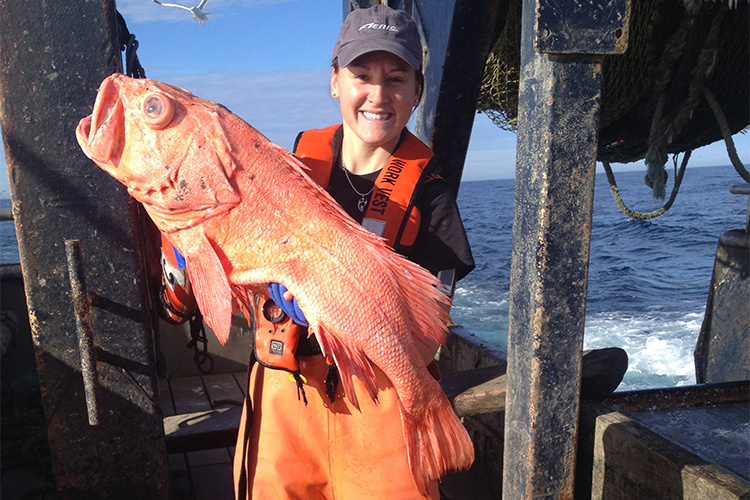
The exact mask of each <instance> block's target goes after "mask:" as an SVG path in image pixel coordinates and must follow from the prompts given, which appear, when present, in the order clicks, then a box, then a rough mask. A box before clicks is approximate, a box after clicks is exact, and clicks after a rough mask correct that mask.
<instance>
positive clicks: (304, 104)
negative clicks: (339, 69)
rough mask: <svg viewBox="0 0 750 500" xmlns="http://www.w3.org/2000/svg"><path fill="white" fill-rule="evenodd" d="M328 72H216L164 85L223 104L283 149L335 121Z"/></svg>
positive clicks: (338, 118) (336, 112)
mask: <svg viewBox="0 0 750 500" xmlns="http://www.w3.org/2000/svg"><path fill="white" fill-rule="evenodd" d="M329 81H330V73H329V71H328V70H298V71H278V72H269V73H254V72H249V71H233V72H217V73H209V74H205V75H190V76H173V77H169V79H167V80H165V82H166V83H170V84H172V85H177V86H179V87H182V88H185V89H187V90H189V91H190V92H192V93H193V94H195V95H196V96H198V97H200V98H202V99H208V100H210V101H215V102H218V103H221V104H223V105H224V106H226V107H227V108H229V109H230V110H231V111H232V113H234V114H235V115H237V116H239V117H240V118H242V119H243V120H245V121H246V122H248V123H249V124H250V125H252V126H253V127H255V128H256V129H257V130H258V131H260V132H261V133H262V134H264V135H265V136H266V137H268V138H269V139H271V140H272V141H273V142H275V143H277V144H279V145H280V146H283V147H285V148H287V149H289V148H291V147H292V145H293V144H294V139H295V137H296V136H297V134H298V133H299V132H301V131H303V130H306V129H309V128H320V127H323V126H327V125H331V124H333V123H336V122H338V121H341V113H340V111H339V107H338V101H335V100H333V99H332V98H331V95H330V92H329V87H328V85H329Z"/></svg>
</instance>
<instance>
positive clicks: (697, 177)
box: [0, 166, 748, 390]
mask: <svg viewBox="0 0 750 500" xmlns="http://www.w3.org/2000/svg"><path fill="white" fill-rule="evenodd" d="M616 177H617V183H618V186H619V188H620V192H621V193H622V196H623V198H624V199H625V201H626V203H628V205H629V206H630V207H631V208H632V209H636V210H641V211H650V210H653V209H655V208H658V207H659V206H661V203H657V202H655V201H654V200H653V199H652V197H651V192H650V190H649V189H647V188H646V187H645V185H644V184H643V172H642V171H630V172H616ZM670 179H674V174H673V172H670ZM741 183H743V181H742V179H741V178H740V177H739V176H738V175H737V174H736V173H735V171H734V169H733V168H731V167H728V166H727V167H711V168H691V167H688V169H687V171H686V173H685V178H684V179H683V182H682V186H681V188H680V192H679V194H678V196H677V200H676V201H675V203H674V205H673V206H672V208H671V210H670V211H669V212H667V213H666V214H665V215H662V216H661V217H658V218H656V219H651V220H648V221H639V220H633V219H629V218H627V217H625V216H624V215H623V214H622V213H621V212H620V210H619V209H618V208H617V206H616V205H615V204H614V201H613V199H612V196H611V194H610V192H609V187H608V185H607V180H606V177H605V176H604V174H601V175H599V174H597V179H596V188H595V194H594V215H593V226H592V235H591V260H590V267H589V284H588V301H587V306H586V328H585V336H584V347H585V348H586V349H591V348H603V347H622V348H623V349H625V350H626V351H627V353H628V356H629V360H630V362H629V369H628V371H627V373H626V374H625V378H624V380H623V383H622V384H621V386H620V387H619V389H618V390H630V389H644V388H652V387H671V386H677V385H686V384H692V383H695V369H694V362H693V350H694V349H695V343H696V340H697V338H698V333H699V331H700V327H701V323H702V321H703V314H704V311H705V308H706V299H707V293H708V287H709V284H710V281H711V272H712V269H713V263H714V255H715V252H716V245H717V242H718V239H719V236H721V234H722V233H723V232H724V231H727V230H729V229H741V228H744V226H745V223H746V217H747V210H748V199H747V197H746V196H741V195H733V194H731V193H730V192H729V188H730V187H731V186H732V185H735V184H741ZM667 189H668V190H671V181H670V184H669V185H668V186H667ZM458 204H459V208H460V210H461V215H462V218H463V220H464V224H465V227H466V231H467V233H468V236H469V240H470V242H471V245H472V251H473V253H474V259H475V261H476V264H477V266H476V269H475V270H474V271H473V272H472V273H471V274H469V275H468V276H467V277H466V278H464V279H463V280H462V281H461V282H459V284H458V288H457V291H456V297H455V300H454V308H453V312H452V317H453V320H454V321H456V322H458V323H460V324H461V325H463V326H464V327H465V328H466V329H467V330H468V331H470V332H471V333H473V334H475V335H476V336H477V337H480V338H482V339H484V340H486V341H487V342H489V343H491V344H493V345H496V346H498V347H500V348H501V349H505V348H506V346H507V333H508V296H509V283H510V260H511V242H512V225H513V180H512V179H505V180H496V181H475V182H465V183H462V185H461V188H460V191H459V196H458ZM9 207H10V203H9V201H8V200H0V208H9ZM18 261H19V258H18V248H17V244H16V240H15V232H14V228H13V223H12V222H0V263H5V264H7V263H17V262H18Z"/></svg>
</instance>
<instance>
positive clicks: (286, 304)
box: [268, 283, 310, 326]
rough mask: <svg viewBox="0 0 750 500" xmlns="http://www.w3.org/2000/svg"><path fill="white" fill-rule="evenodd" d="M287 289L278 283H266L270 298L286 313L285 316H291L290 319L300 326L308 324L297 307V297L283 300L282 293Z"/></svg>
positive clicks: (303, 314)
mask: <svg viewBox="0 0 750 500" xmlns="http://www.w3.org/2000/svg"><path fill="white" fill-rule="evenodd" d="M286 291H287V289H286V287H285V286H284V285H282V284H280V283H270V284H269V285H268V293H269V295H271V299H273V301H274V302H275V303H276V305H277V306H279V307H280V308H281V310H282V311H284V312H285V313H286V315H287V316H289V317H290V318H292V321H294V322H295V323H297V324H298V325H301V326H310V324H309V323H308V322H307V318H305V313H303V312H302V309H300V308H299V304H297V299H296V298H295V299H292V300H284V293H286Z"/></svg>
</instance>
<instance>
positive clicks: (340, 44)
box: [333, 4, 422, 70]
mask: <svg viewBox="0 0 750 500" xmlns="http://www.w3.org/2000/svg"><path fill="white" fill-rule="evenodd" d="M378 50H383V51H385V52H390V53H391V54H394V55H396V56H398V57H400V58H401V59H403V60H404V61H406V62H407V63H409V64H410V65H411V66H412V67H413V68H414V69H417V70H421V69H422V41H421V39H420V38H419V31H417V25H416V23H415V22H414V20H413V19H412V18H411V16H410V15H409V14H407V13H406V12H404V11H403V10H396V9H392V8H390V7H388V6H387V5H380V4H378V5H373V6H372V7H369V8H367V9H355V10H353V11H352V12H350V13H349V15H348V16H347V17H346V19H345V20H344V24H343V26H341V31H340V32H339V36H338V38H337V39H336V46H335V48H334V49H333V58H334V59H335V58H337V57H338V60H339V67H341V68H345V67H346V66H349V64H350V63H351V62H352V61H353V60H355V59H356V58H358V57H359V56H361V55H363V54H367V53H368V52H375V51H378Z"/></svg>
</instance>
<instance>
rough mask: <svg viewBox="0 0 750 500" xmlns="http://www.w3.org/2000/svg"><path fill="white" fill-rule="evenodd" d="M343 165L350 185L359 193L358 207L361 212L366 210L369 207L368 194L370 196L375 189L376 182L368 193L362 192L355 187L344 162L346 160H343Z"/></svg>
mask: <svg viewBox="0 0 750 500" xmlns="http://www.w3.org/2000/svg"><path fill="white" fill-rule="evenodd" d="M341 166H342V167H343V168H344V175H345V176H346V180H347V181H349V186H351V188H352V191H354V192H355V193H357V195H359V201H358V202H357V208H358V209H359V211H360V212H364V211H365V208H367V196H369V194H370V193H372V190H373V189H375V184H373V185H372V187H371V188H370V190H369V191H368V192H366V193H360V192H359V191H357V188H355V187H354V184H352V180H351V179H350V178H349V170H347V168H346V165H345V164H344V160H343V159H342V160H341Z"/></svg>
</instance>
